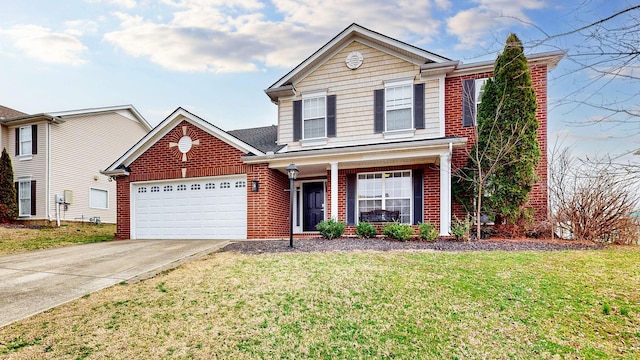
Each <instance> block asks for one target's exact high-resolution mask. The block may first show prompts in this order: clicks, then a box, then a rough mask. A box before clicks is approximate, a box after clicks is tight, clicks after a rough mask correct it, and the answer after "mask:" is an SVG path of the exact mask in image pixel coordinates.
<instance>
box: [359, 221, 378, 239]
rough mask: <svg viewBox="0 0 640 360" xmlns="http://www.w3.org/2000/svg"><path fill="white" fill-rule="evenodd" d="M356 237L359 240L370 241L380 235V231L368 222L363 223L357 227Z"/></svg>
mask: <svg viewBox="0 0 640 360" xmlns="http://www.w3.org/2000/svg"><path fill="white" fill-rule="evenodd" d="M356 235H358V237H359V238H365V239H369V238H372V237H375V236H376V235H378V229H376V227H375V226H373V225H371V224H369V223H368V222H361V223H358V226H356Z"/></svg>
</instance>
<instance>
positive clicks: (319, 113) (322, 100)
mask: <svg viewBox="0 0 640 360" xmlns="http://www.w3.org/2000/svg"><path fill="white" fill-rule="evenodd" d="M326 109H327V105H326V96H316V97H311V98H304V97H303V99H302V138H303V139H316V138H323V137H326V136H327V132H326V128H327V126H326V125H327V116H326V114H327V112H326Z"/></svg>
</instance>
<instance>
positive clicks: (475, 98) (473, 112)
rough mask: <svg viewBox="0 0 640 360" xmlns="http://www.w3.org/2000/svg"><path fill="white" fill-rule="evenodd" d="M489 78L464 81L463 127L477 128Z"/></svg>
mask: <svg viewBox="0 0 640 360" xmlns="http://www.w3.org/2000/svg"><path fill="white" fill-rule="evenodd" d="M486 83H487V78H482V79H467V80H463V81H462V126H465V127H466V126H475V125H476V119H477V114H478V107H479V106H480V103H481V102H482V94H483V93H484V87H485V85H486Z"/></svg>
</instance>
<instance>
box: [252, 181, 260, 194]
mask: <svg viewBox="0 0 640 360" xmlns="http://www.w3.org/2000/svg"><path fill="white" fill-rule="evenodd" d="M258 190H260V181H259V180H251V191H253V192H258Z"/></svg>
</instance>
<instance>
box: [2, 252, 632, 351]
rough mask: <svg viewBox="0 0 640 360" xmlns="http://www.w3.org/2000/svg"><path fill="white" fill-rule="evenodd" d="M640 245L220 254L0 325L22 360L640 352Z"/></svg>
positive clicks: (5, 343) (5, 344)
mask: <svg viewBox="0 0 640 360" xmlns="http://www.w3.org/2000/svg"><path fill="white" fill-rule="evenodd" d="M638 284H640V248H637V247H635V248H630V247H613V248H611V249H607V250H598V251H593V250H591V251H565V252H503V251H493V252H467V253H445V252H352V253H348V252H347V253H345V252H334V253H322V254H318V253H311V254H263V255H242V254H237V253H215V254H212V255H210V256H208V257H206V258H203V259H200V260H197V261H194V262H190V263H187V264H185V265H183V266H181V267H179V268H177V269H175V270H174V271H171V272H169V273H165V274H161V275H159V276H157V277H155V278H152V279H149V280H145V281H143V282H141V283H136V284H131V285H125V284H121V285H116V286H114V287H111V288H109V289H106V290H103V291H101V292H98V293H95V294H92V295H90V296H86V297H84V298H82V299H79V300H77V301H74V302H71V303H68V304H66V305H63V306H60V307H58V308H55V309H53V310H50V311H48V312H46V313H43V314H39V315H36V316H34V317H31V318H29V319H26V320H23V321H20V322H18V323H14V324H12V325H9V326H7V327H4V328H2V329H0V354H1V355H4V356H10V357H11V358H17V359H33V358H38V359H39V358H70V359H83V358H96V359H97V358H114V359H134V358H136V359H144V358H146V359H162V358H184V359H192V358H193V359H212V358H219V359H256V358H283V359H294V358H296V359H299V358H310V359H379V358H383V359H384V358H403V359H416V358H425V359H456V358H459V359H463V358H464V359H481V358H485V359H548V358H587V359H596V358H627V359H634V358H636V359H637V358H640V289H639V286H638Z"/></svg>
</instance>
